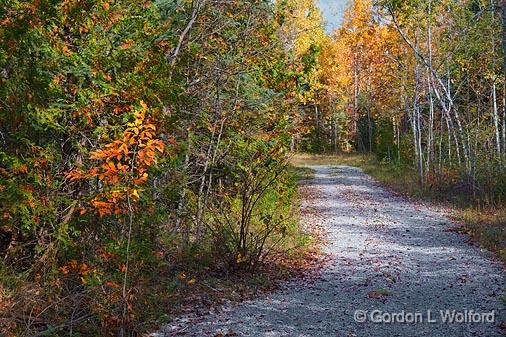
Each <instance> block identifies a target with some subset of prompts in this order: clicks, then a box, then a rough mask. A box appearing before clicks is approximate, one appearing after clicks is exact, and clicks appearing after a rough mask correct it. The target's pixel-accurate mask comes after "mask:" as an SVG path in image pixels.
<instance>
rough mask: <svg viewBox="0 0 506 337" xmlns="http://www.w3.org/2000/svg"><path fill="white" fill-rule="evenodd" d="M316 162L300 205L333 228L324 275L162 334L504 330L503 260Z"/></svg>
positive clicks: (424, 211)
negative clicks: (311, 195) (305, 198)
mask: <svg viewBox="0 0 506 337" xmlns="http://www.w3.org/2000/svg"><path fill="white" fill-rule="evenodd" d="M312 168H313V169H314V170H315V171H316V173H315V177H314V179H312V180H310V181H308V184H310V185H311V187H312V188H313V189H314V190H315V192H316V193H315V198H314V199H311V200H310V201H306V202H304V203H303V207H304V208H306V209H308V210H310V211H309V212H306V213H307V214H308V215H307V216H305V219H304V221H306V222H313V223H314V222H315V221H318V222H320V223H321V224H322V225H323V226H324V227H325V228H326V229H327V230H328V237H327V240H328V243H327V244H326V246H325V248H324V249H325V251H326V252H327V253H329V254H330V261H329V263H328V264H327V265H326V266H325V267H324V269H323V270H322V272H321V277H319V278H318V279H317V280H315V282H313V283H310V284H308V283H307V282H304V281H302V280H297V281H293V282H290V283H289V284H286V286H285V287H284V288H283V289H281V290H280V291H278V292H275V293H273V294H270V295H267V296H264V297H261V298H258V299H255V300H252V301H247V302H244V303H241V304H237V305H232V304H231V305H228V306H225V307H224V308H222V310H220V312H218V313H214V314H212V315H209V316H206V317H202V318H200V319H198V320H197V321H189V322H188V321H180V322H176V324H172V325H171V326H167V327H166V329H165V331H164V332H162V333H160V334H158V335H159V336H175V335H178V336H199V337H202V336H227V334H228V336H272V337H274V336H299V337H301V336H308V337H309V336H321V337H329V336H344V337H354V336H357V337H362V336H368V337H383V336H384V337H395V336H402V337H404V336H424V337H428V336H441V337H453V336H455V337H467V336H483V337H494V336H502V335H503V334H504V332H505V331H504V330H501V329H500V328H499V325H500V323H501V322H503V321H504V319H505V317H504V314H505V311H504V304H503V303H501V300H500V297H501V296H502V295H503V290H504V286H505V282H504V281H505V278H504V274H503V272H502V266H501V265H500V264H498V263H496V262H493V261H492V260H491V258H490V256H489V254H488V253H486V252H483V251H481V250H480V249H479V248H476V247H474V246H471V245H470V244H468V243H467V241H468V238H467V237H466V236H464V235H460V234H456V233H454V232H451V231H448V229H449V228H451V227H452V224H451V222H450V220H449V219H448V218H447V217H446V216H445V215H444V213H443V212H442V211H440V210H437V209H433V208H431V207H428V206H426V205H421V204H418V203H414V202H412V201H408V200H406V199H404V198H401V197H398V196H395V195H393V194H392V193H391V192H389V191H387V190H386V189H384V188H382V187H380V186H379V185H378V184H376V183H375V182H374V181H373V180H372V179H371V178H370V177H369V176H367V175H366V174H364V173H362V171H361V170H359V169H357V168H354V167H348V166H337V167H330V166H313V167H312ZM315 213H316V214H318V216H314V215H309V214H315ZM441 310H442V311H443V312H441ZM447 310H448V311H447ZM453 310H454V311H455V312H453ZM466 310H467V312H466ZM471 310H472V312H471ZM429 311H430V314H431V316H430V317H429ZM492 312H493V314H491V313H492ZM454 313H455V316H454V319H456V320H462V319H464V320H466V321H468V322H469V321H470V320H472V321H473V323H464V322H455V321H454V322H453V323H450V322H446V323H445V322H443V319H444V318H445V317H446V318H447V319H448V320H449V319H450V318H451V316H452V314H454ZM475 313H477V314H480V313H483V314H484V315H477V314H475ZM441 314H443V317H442V315H441ZM446 314H448V316H446ZM492 315H493V316H494V317H492ZM354 316H357V317H354ZM364 317H365V322H357V320H358V321H362V320H364ZM403 317H404V318H403ZM403 319H404V321H405V322H404V323H403V322H402V320H403ZM429 319H430V320H432V321H434V322H429V321H428V320H429ZM492 319H493V320H494V321H495V323H489V322H488V321H490V320H492ZM392 320H396V321H397V322H391V321H392ZM413 320H414V323H406V321H409V322H411V321H413ZM373 321H374V322H373ZM378 321H379V322H378ZM399 321H400V322H399ZM220 334H221V335H220Z"/></svg>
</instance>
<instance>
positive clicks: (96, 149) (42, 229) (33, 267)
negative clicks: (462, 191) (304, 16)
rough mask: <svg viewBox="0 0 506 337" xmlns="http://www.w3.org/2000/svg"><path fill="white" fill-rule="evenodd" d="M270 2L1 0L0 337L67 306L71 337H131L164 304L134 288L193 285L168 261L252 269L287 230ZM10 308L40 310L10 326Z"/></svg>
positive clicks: (284, 84)
mask: <svg viewBox="0 0 506 337" xmlns="http://www.w3.org/2000/svg"><path fill="white" fill-rule="evenodd" d="M194 6H195V7H194ZM273 13H276V16H275V15H274V14H273ZM285 14H286V13H285V10H284V9H283V8H282V7H275V5H274V4H273V3H272V2H271V1H267V0H262V1H253V2H244V1H242V2H241V1H230V2H203V1H193V2H191V1H166V0H160V1H156V2H150V1H140V2H130V1H123V0H120V1H110V2H109V1H107V0H86V1H77V0H65V1H63V0H44V1H10V0H8V1H5V0H4V1H3V2H2V3H1V6H0V22H1V28H0V101H1V105H0V144H1V146H0V218H1V219H2V223H1V225H0V257H1V261H0V268H1V271H0V277H1V278H2V281H1V282H0V290H1V289H3V288H4V287H6V288H8V289H9V290H10V291H7V292H5V293H1V294H0V302H2V303H7V304H6V305H5V306H3V305H0V310H1V311H2V312H3V311H6V312H8V313H9V315H10V316H9V317H10V318H11V319H10V320H9V322H8V324H6V325H5V327H2V328H1V329H0V333H3V332H6V333H7V332H13V333H17V334H19V333H20V331H21V330H23V331H25V332H24V333H26V334H31V333H37V332H41V331H45V332H44V333H47V334H51V333H53V334H65V333H66V332H67V329H68V325H67V324H66V323H67V322H68V320H69V319H70V317H71V315H73V313H78V317H76V316H72V317H73V320H75V321H76V322H78V324H77V323H76V324H77V326H74V327H73V328H72V329H73V332H74V334H78V333H80V332H82V333H88V334H95V335H104V336H105V335H111V334H115V333H117V332H118V331H122V332H123V333H142V332H144V331H146V330H148V329H149V328H151V327H152V325H153V324H155V323H154V322H153V321H152V317H153V316H159V313H157V312H156V311H157V308H160V307H167V306H168V305H167V302H168V298H167V296H165V297H164V296H162V298H161V299H160V298H157V296H153V295H150V293H152V292H154V293H155V294H160V293H163V294H165V293H166V291H167V289H170V290H171V291H173V292H178V291H179V290H180V289H182V288H184V287H189V288H191V286H192V284H194V282H195V280H193V281H192V278H190V277H188V278H179V279H178V278H177V277H179V276H177V275H178V274H177V273H179V272H182V271H183V270H184V269H185V266H186V267H188V266H190V265H191V266H192V268H194V269H195V270H198V269H199V268H200V269H202V270H203V269H205V268H208V269H207V270H209V269H210V268H213V267H214V268H215V269H219V268H218V267H216V266H217V265H218V264H219V263H215V262H216V261H226V263H225V264H223V265H222V266H224V268H225V269H226V271H227V273H228V272H232V271H234V270H235V271H237V270H250V271H253V270H255V269H256V268H258V267H259V266H260V265H261V263H262V262H263V261H264V260H265V258H266V256H267V255H268V253H270V252H272V250H274V249H278V248H279V249H281V247H282V246H280V245H277V244H278V243H280V241H281V240H282V239H283V238H284V237H286V236H287V234H286V233H284V232H283V231H284V230H283V228H285V227H286V228H291V229H292V232H293V233H296V232H297V231H296V228H295V227H296V226H295V225H294V219H293V217H292V216H291V211H292V209H291V203H290V201H291V198H292V196H293V193H294V189H295V184H294V182H293V179H292V178H291V177H290V176H289V175H287V174H286V173H285V172H284V165H285V157H286V147H287V145H288V144H289V142H290V133H291V129H292V127H293V123H294V121H293V120H291V119H290V118H288V117H286V116H288V115H290V112H291V111H292V109H293V107H294V106H295V105H296V103H297V101H296V100H295V98H294V97H295V92H296V90H297V88H296V83H295V81H294V72H293V71H292V70H293V68H294V67H293V66H292V60H291V59H290V58H289V57H288V52H287V51H286V50H285V49H284V48H283V43H282V41H281V40H280V30H281V28H282V27H281V26H280V24H282V22H283V20H281V19H280V18H281V17H283V16H286V15H285ZM217 23H219V24H218V25H217ZM316 52H317V51H316V49H315V50H314V51H313V52H311V53H313V54H314V53H316ZM306 63H307V66H308V67H313V66H314V58H313V59H311V58H308V59H307V62H306ZM252 201H254V202H253V203H252ZM247 204H248V206H247V208H248V210H249V211H248V214H241V212H240V209H242V208H244V206H245V205H247ZM223 214H226V216H227V217H229V218H228V221H229V222H230V226H231V227H230V226H229V225H228V224H227V225H225V224H224V223H221V224H220V221H222V220H223V219H224V217H223ZM220 219H221V220H220ZM289 225H290V226H289ZM229 227H230V228H229ZM240 233H242V234H240ZM250 233H254V234H253V235H252V234H250ZM238 235H239V237H241V235H242V237H241V238H240V239H239V240H237V238H238ZM220 240H223V241H220ZM217 243H219V244H217ZM238 254H241V258H240V259H238ZM238 260H239V262H238ZM234 261H235V262H234ZM229 262H231V263H229ZM239 265H241V267H239ZM246 265H247V267H246ZM242 266H245V267H244V268H243V267H242ZM220 268H221V267H220ZM220 271H222V270H214V271H213V272H220ZM4 275H14V276H12V277H11V276H10V277H9V278H7V277H5V278H4V277H3V276H4ZM4 279H5V281H4ZM160 279H163V280H160ZM175 279H178V280H179V281H177V282H176V283H177V284H176V283H174V280H175ZM11 280H13V281H12V282H11ZM7 283H9V284H7ZM21 289H23V291H21ZM35 292H36V293H37V296H35V297H33V298H31V297H30V296H29V294H30V293H35ZM63 299H65V301H63ZM145 301H148V302H149V304H150V305H151V306H150V308H152V309H149V310H148V309H146V303H145ZM35 302H36V303H37V304H36V305H34V303H35ZM62 302H64V303H66V304H65V305H58V306H56V305H54V303H62ZM73 303H74V304H75V303H77V304H75V305H74V304H73ZM74 306H77V309H76V307H74ZM27 312H31V313H32V314H33V315H34V317H36V319H37V322H39V321H40V322H43V323H41V324H38V325H35V324H34V325H29V326H23V327H21V326H20V325H19V324H18V323H16V322H19V317H24V316H25V314H26V313H27ZM139 323H142V324H139ZM2 329H3V330H2Z"/></svg>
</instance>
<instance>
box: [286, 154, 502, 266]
mask: <svg viewBox="0 0 506 337" xmlns="http://www.w3.org/2000/svg"><path fill="white" fill-rule="evenodd" d="M292 165H294V166H299V167H307V166H308V165H349V166H355V167H360V168H361V169H362V170H364V172H365V173H367V174H369V175H371V176H373V177H374V178H375V179H376V180H377V181H378V182H380V183H382V184H383V185H385V186H387V187H388V188H390V189H392V190H394V191H395V192H397V193H400V194H403V195H405V196H408V197H411V198H415V199H421V200H424V201H430V202H432V203H436V204H438V205H441V206H445V207H448V208H451V209H452V210H453V212H452V214H451V217H452V218H453V220H454V221H455V222H457V223H458V224H459V227H458V228H456V231H458V232H460V233H465V234H468V235H469V236H470V237H471V238H472V240H473V241H474V242H476V243H477V244H478V245H480V246H481V247H484V248H486V249H488V250H490V251H492V252H494V253H495V254H496V256H497V257H498V258H499V259H500V260H501V261H502V262H503V263H506V207H504V206H502V207H492V206H488V207H483V206H480V205H478V204H475V203H471V202H468V201H465V200H466V199H467V198H463V196H462V194H461V193H459V192H453V193H452V192H448V190H444V191H443V190H442V189H438V188H435V187H434V186H432V188H421V187H420V184H419V183H418V179H417V174H416V172H415V170H414V169H413V168H411V167H409V166H406V165H394V164H388V163H381V162H378V161H377V160H376V158H375V156H372V155H362V154H339V155H310V154H297V155H295V156H294V157H293V158H292ZM436 187H437V186H436Z"/></svg>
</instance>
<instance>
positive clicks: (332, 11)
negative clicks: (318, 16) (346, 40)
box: [319, 0, 348, 33]
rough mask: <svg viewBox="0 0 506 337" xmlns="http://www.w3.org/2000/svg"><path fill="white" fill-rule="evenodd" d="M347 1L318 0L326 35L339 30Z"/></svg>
mask: <svg viewBox="0 0 506 337" xmlns="http://www.w3.org/2000/svg"><path fill="white" fill-rule="evenodd" d="M347 2H348V0H319V3H320V9H321V10H322V12H323V17H324V19H325V22H326V28H327V32H328V33H332V32H333V31H334V30H335V29H336V28H339V26H340V25H341V21H342V18H343V13H344V9H345V7H346V4H347Z"/></svg>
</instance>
